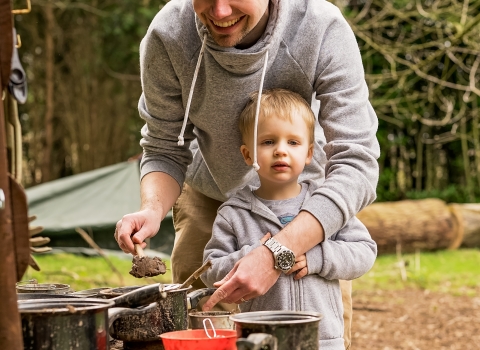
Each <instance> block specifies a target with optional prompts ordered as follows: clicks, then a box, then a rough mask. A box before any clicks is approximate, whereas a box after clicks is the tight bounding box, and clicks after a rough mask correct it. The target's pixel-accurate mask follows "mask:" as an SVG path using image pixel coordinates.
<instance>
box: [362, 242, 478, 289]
mask: <svg viewBox="0 0 480 350" xmlns="http://www.w3.org/2000/svg"><path fill="white" fill-rule="evenodd" d="M402 258H403V260H404V261H405V264H406V267H405V270H406V280H403V279H402V277H401V272H400V267H399V266H400V264H399V260H398V259H397V257H396V256H395V255H383V256H379V257H378V258H377V260H376V262H375V265H374V267H373V268H372V269H371V270H370V271H369V272H368V273H367V274H365V275H364V276H362V277H361V278H359V279H357V280H355V281H354V283H353V288H354V290H375V289H381V290H398V289H404V288H418V289H422V290H430V291H435V292H441V293H449V294H453V295H468V296H474V295H478V294H479V293H480V250H478V249H460V250H444V251H438V252H429V253H419V254H417V255H416V254H405V255H403V256H402Z"/></svg>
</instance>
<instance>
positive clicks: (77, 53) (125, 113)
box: [13, 0, 480, 203]
mask: <svg viewBox="0 0 480 350" xmlns="http://www.w3.org/2000/svg"><path fill="white" fill-rule="evenodd" d="M23 1H24V0H15V1H14V2H13V3H14V8H21V7H25V4H24V3H23ZM332 2H334V3H335V4H336V5H337V6H338V7H339V8H340V9H341V10H342V12H343V13H344V15H345V16H346V18H347V20H348V22H349V23H350V25H351V27H352V29H353V31H354V33H355V35H356V36H357V40H358V42H359V48H360V50H361V53H362V58H363V63H364V67H365V74H366V75H365V76H366V80H367V83H368V85H369V88H370V101H371V103H372V105H373V107H374V109H375V111H376V113H377V115H378V118H379V130H378V134H377V135H378V138H379V141H380V145H381V149H382V153H381V157H380V159H379V164H380V181H379V185H378V189H377V194H378V201H393V200H400V199H406V198H412V199H417V198H426V197H437V198H441V199H443V200H445V201H447V202H457V203H465V202H480V137H479V132H480V129H479V128H480V114H479V98H480V86H478V81H479V78H480V72H479V71H478V68H479V65H480V41H479V40H478V38H479V37H480V11H479V7H480V0H464V1H456V0H422V1H420V0H392V1H390V0H350V1H348V0H335V1H332ZM165 3H166V1H159V0H157V1H152V0H103V1H98V0H84V1H75V0H71V1H69V0H57V1H54V0H32V4H31V5H32V10H31V12H30V13H28V14H23V15H16V16H15V27H16V29H17V32H18V33H19V34H20V36H21V41H22V46H21V47H20V48H19V54H20V58H21V62H22V64H23V67H24V69H25V70H26V72H27V77H28V88H29V94H28V101H27V103H26V104H24V105H20V106H19V113H20V119H21V123H22V130H23V152H24V157H23V159H24V165H23V174H24V176H23V185H24V186H25V187H30V186H34V185H36V184H40V183H42V182H47V181H50V180H54V179H57V178H61V177H64V176H68V175H72V174H77V173H81V172H85V171H89V170H93V169H96V168H100V167H103V166H107V165H110V164H115V163H118V162H122V161H125V160H127V159H128V158H129V157H131V156H135V155H138V154H139V153H140V152H141V148H140V146H139V139H140V132H139V130H140V128H141V127H142V125H143V121H142V120H141V119H140V117H139V116H138V111H137V103H138V99H139V96H140V94H141V86H140V78H139V44H140V41H141V39H142V37H143V36H144V34H145V32H146V30H147V28H148V25H149V23H150V22H151V20H152V19H153V17H154V16H155V14H156V13H157V12H158V11H159V9H160V8H161V7H162V6H163V5H164V4H165Z"/></svg>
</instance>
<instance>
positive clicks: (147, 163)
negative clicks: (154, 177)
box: [140, 158, 185, 188]
mask: <svg viewBox="0 0 480 350" xmlns="http://www.w3.org/2000/svg"><path fill="white" fill-rule="evenodd" d="M157 171H158V172H162V173H165V174H168V175H170V176H171V177H173V178H174V179H175V181H177V182H178V185H179V186H180V188H182V187H183V183H184V181H185V174H184V173H183V172H182V171H181V170H180V169H178V168H177V167H175V166H172V165H170V164H168V163H165V162H163V161H161V160H153V159H145V158H142V161H141V162H140V181H142V179H143V177H144V176H145V175H147V174H149V173H153V172H157Z"/></svg>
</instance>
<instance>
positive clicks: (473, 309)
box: [351, 290, 480, 350]
mask: <svg viewBox="0 0 480 350" xmlns="http://www.w3.org/2000/svg"><path fill="white" fill-rule="evenodd" d="M353 306H354V310H353V312H354V314H353V331H352V348H351V350H363V349H369V350H403V349H405V350H407V349H408V350H432V349H435V350H447V349H448V350H457V349H458V350H460V349H462V350H476V349H480V296H477V297H467V296H452V295H449V294H440V293H431V292H430V293H429V292H425V291H421V290H404V291H394V292H393V291H388V292H387V291H378V292H354V295H353Z"/></svg>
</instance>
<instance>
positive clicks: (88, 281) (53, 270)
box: [22, 254, 171, 291]
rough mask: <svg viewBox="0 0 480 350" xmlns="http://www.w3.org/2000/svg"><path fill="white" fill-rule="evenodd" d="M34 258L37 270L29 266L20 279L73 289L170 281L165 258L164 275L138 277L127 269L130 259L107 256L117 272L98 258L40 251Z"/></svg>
mask: <svg viewBox="0 0 480 350" xmlns="http://www.w3.org/2000/svg"><path fill="white" fill-rule="evenodd" d="M35 259H36V260H37V262H38V265H39V266H40V268H41V271H35V270H33V269H32V268H31V267H29V268H28V270H27V272H26V273H25V275H24V276H23V278H22V281H25V280H29V279H36V280H37V281H38V283H63V284H69V285H70V287H71V288H72V289H73V290H75V291H79V290H85V289H90V288H98V287H121V286H133V285H144V284H149V283H156V282H162V283H171V270H170V268H169V266H170V261H166V262H165V263H166V264H167V273H166V274H165V275H161V276H157V277H150V278H143V279H138V278H135V277H133V276H131V275H130V274H129V273H128V272H129V271H130V269H131V267H132V262H131V260H128V259H119V258H117V257H114V256H111V257H109V260H110V261H111V262H112V264H113V265H114V266H115V268H116V270H117V271H118V272H119V273H116V272H115V271H113V270H112V268H110V266H109V264H108V263H107V262H106V260H105V259H103V258H101V257H84V256H80V255H74V254H43V255H36V256H35Z"/></svg>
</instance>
